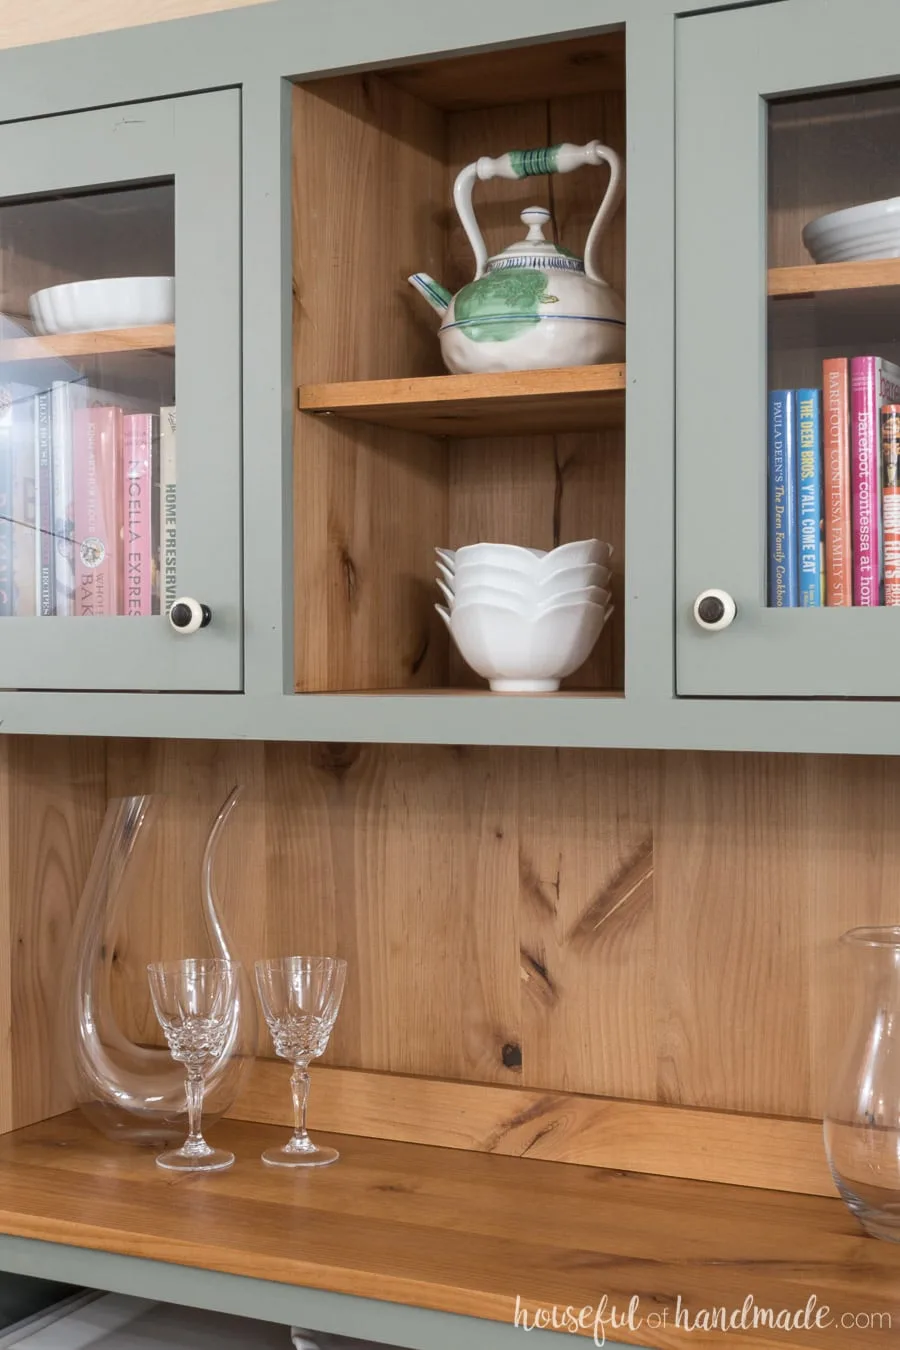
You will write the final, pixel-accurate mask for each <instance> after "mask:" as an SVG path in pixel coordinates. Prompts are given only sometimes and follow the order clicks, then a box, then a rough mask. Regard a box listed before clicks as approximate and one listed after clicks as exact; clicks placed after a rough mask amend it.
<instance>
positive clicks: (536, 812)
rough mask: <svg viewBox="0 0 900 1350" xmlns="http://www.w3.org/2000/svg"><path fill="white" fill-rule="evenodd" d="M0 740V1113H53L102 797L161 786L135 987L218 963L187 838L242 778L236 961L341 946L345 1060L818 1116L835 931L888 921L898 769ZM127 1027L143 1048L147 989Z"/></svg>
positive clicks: (823, 761)
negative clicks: (58, 1034) (66, 960)
mask: <svg viewBox="0 0 900 1350" xmlns="http://www.w3.org/2000/svg"><path fill="white" fill-rule="evenodd" d="M0 754H2V757H3V763H2V772H0V873H2V877H0V881H2V887H0V893H2V896H3V908H2V936H3V941H2V943H0V1024H2V1028H3V1032H2V1036H0V1103H2V1107H0V1128H10V1127H11V1126H12V1125H15V1124H17V1123H21V1122H22V1121H24V1120H27V1119H34V1118H37V1117H39V1116H41V1115H43V1114H47V1113H48V1112H49V1111H51V1110H54V1109H59V1108H60V1107H61V1106H64V1105H65V1102H64V1101H61V1100H60V1098H59V1096H58V1089H57V1086H56V1084H57V1079H56V1076H55V1074H54V1071H53V1065H52V1058H51V1055H50V1044H51V1038H52V1021H53V1005H54V1002H55V987H56V977H57V972H58V967H59V962H60V959H61V955H62V952H63V951H64V950H65V944H66V941H67V938H68V934H69V931H70V927H71V922H72V916H73V914H74V910H75V906H76V905H77V901H78V898H79V896H80V892H81V888H82V885H83V881H84V877H85V875H86V873H87V868H88V865H89V861H90V856H91V853H92V851H93V848H94V845H95V842H96V839H97V837H98V834H99V830H100V825H101V822H102V817H103V811H104V807H105V801H106V797H107V794H109V795H110V796H112V795H121V794H127V793H132V792H141V791H162V792H165V793H166V794H168V798H169V800H168V802H167V805H166V807H165V809H164V811H163V814H162V816H161V818H160V822H159V824H158V826H157V828H156V834H155V837H154V839H153V840H152V841H151V844H150V851H149V855H148V865H147V867H146V868H145V869H144V870H143V871H142V873H141V875H140V876H139V877H137V878H136V879H135V884H136V886H137V888H138V894H137V896H136V897H133V898H134V900H135V903H134V904H133V906H132V908H131V915H132V919H131V924H130V927H129V929H128V931H127V932H126V933H125V934H124V936H123V940H122V941H121V943H120V944H119V947H118V948H117V968H118V970H119V976H118V978H119V980H120V982H121V984H122V985H123V987H124V985H125V983H127V982H128V981H134V983H135V986H136V987H139V989H140V992H141V993H142V994H143V990H144V969H143V967H144V963H145V962H146V961H147V960H148V959H151V958H152V957H154V956H162V955H182V954H187V953H190V952H191V951H201V952H202V951H204V950H205V944H204V942H203V934H202V929H201V927H200V924H199V916H198V912H197V903H196V892H197V887H198V885H199V873H200V860H201V855H202V850H203V845H204V842H205V838H206V834H207V831H208V829H209V825H210V822H211V820H212V818H213V816H214V814H215V811H216V809H217V807H218V806H219V805H220V803H221V801H222V800H223V799H224V797H225V795H226V794H227V792H228V790H229V789H230V788H231V787H232V786H233V785H234V784H235V783H237V782H242V783H243V784H244V786H245V790H246V792H245V800H244V802H243V804H242V805H241V807H239V809H238V811H237V812H236V813H235V816H234V817H233V821H232V824H231V825H230V827H229V833H228V835H227V837H226V839H225V841H224V845H223V848H222V851H221V855H220V860H219V862H220V865H219V871H218V882H219V889H220V893H221V899H222V908H223V913H224V918H225V921H226V923H227V924H228V926H229V927H230V928H231V930H232V932H233V934H234V937H235V939H236V948H237V952H238V955H239V956H240V957H241V959H243V960H244V961H245V962H247V963H248V964H250V963H251V962H252V961H253V960H254V959H255V958H256V957H258V956H260V955H263V954H269V955H275V954H278V953H285V952H291V951H303V950H307V951H327V952H337V953H339V954H341V955H344V956H346V957H347V958H348V960H349V961H350V979H349V982H348V988H347V994H346V999H345V1004H344V1008H343V1010H342V1013H341V1017H340V1019H339V1021H338V1025H337V1029H336V1031H335V1035H334V1040H333V1044H332V1047H331V1049H330V1050H329V1053H328V1057H327V1062H328V1063H330V1064H331V1065H334V1066H341V1067H346V1068H356V1069H363V1070H380V1071H387V1072H389V1073H400V1074H413V1075H424V1076H428V1077H432V1078H441V1079H445V1080H454V1079H455V1080H463V1081H467V1082H470V1083H475V1084H479V1083H480V1084H486V1085H491V1084H493V1085H507V1086H513V1087H516V1088H520V1089H523V1090H528V1091H537V1092H544V1091H558V1092H564V1093H576V1094H586V1095H599V1096H609V1097H615V1098H623V1099H635V1100H643V1101H648V1102H653V1101H659V1102H664V1103H668V1104H671V1105H682V1106H693V1107H706V1108H717V1109H719V1110H728V1111H740V1112H749V1113H769V1114H773V1115H787V1116H795V1117H800V1118H813V1117H815V1116H816V1115H818V1114H820V1113H821V1111H822V1108H823V1102H824V1095H825V1090H826V1085H827V1080H828V1075H829V1073H830V1071H831V1068H832V1065H833V1063H834V1060H835V1056H836V1053H837V1051H838V1048H839V1046H840V1042H841V1039H842V1036H843V1033H844V1029H845V1027H846V1025H847V1022H848V1019H849V1016H850V1014H851V1011H852V1000H853V996H854V987H853V984H852V982H851V980H850V979H849V972H848V971H847V970H846V969H844V968H843V967H842V965H841V960H842V956H841V953H840V952H839V949H838V947H837V943H836V939H837V938H838V936H839V935H840V933H841V932H842V931H844V930H845V929H847V928H849V927H851V926H853V925H855V924H860V923H891V922H897V921H898V920H900V914H898V904H900V902H898V899H897V891H896V876H897V874H898V870H900V843H897V842H896V839H895V835H896V831H895V829H894V822H895V820H896V818H897V814H898V809H900V763H898V762H897V761H896V760H895V759H874V758H867V759H855V758H853V757H847V758H829V757H808V758H804V757H797V756H775V755H712V754H701V753H668V754H662V753H660V754H655V753H651V752H625V751H615V752H610V751H574V750H569V751H554V750H503V749H493V750H492V749H479V748H453V747H437V746H432V747H427V746H422V747H411V746H410V747H404V746H377V745H373V746H333V745H332V746H329V745H302V744H300V745H296V744H273V745H262V744H255V743H244V742H233V743H232V742H228V743H215V742H180V741H140V742H138V741H110V742H107V743H106V745H105V746H104V745H103V743H102V742H97V741H91V740H66V739H52V738H48V739H43V738H10V739H4V740H3V741H2V742H0ZM104 754H105V761H104ZM130 1029H131V1030H133V1031H136V1032H137V1033H138V1034H140V1035H144V1036H146V1037H147V1038H148V1039H149V1038H151V1037H153V1036H155V1035H156V1028H155V1024H154V1022H153V1019H152V1018H151V1016H150V1013H149V1006H148V1005H146V1004H144V1005H143V1007H142V1008H141V1007H139V1008H138V1014H137V1018H136V1022H135V1025H134V1026H133V1027H131V1028H130ZM264 1049H265V1050H266V1053H268V1048H267V1046H266V1045H264Z"/></svg>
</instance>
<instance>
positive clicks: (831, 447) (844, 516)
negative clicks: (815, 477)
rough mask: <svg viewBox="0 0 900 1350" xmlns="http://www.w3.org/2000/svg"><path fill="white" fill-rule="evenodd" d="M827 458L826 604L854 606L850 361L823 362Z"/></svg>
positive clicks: (823, 401)
mask: <svg viewBox="0 0 900 1350" xmlns="http://www.w3.org/2000/svg"><path fill="white" fill-rule="evenodd" d="M822 403H823V407H822V414H823V421H824V438H823V439H824V459H825V603H826V605H852V604H853V536H852V533H851V530H852V526H851V505H850V504H851V498H852V493H851V489H850V377H849V368H848V363H847V358H846V357H845V356H838V357H835V358H833V359H831V360H828V361H823V362H822Z"/></svg>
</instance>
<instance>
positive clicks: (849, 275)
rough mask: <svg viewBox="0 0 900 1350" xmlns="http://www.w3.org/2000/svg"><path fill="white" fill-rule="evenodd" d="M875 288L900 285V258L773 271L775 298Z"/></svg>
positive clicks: (775, 268) (770, 274)
mask: <svg viewBox="0 0 900 1350" xmlns="http://www.w3.org/2000/svg"><path fill="white" fill-rule="evenodd" d="M875 286H900V258H876V259H875V260H874V261H872V262H844V263H807V264H804V266H802V267H771V268H769V295H770V297H771V298H773V299H778V298H780V297H781V296H787V295H818V294H820V293H821V292H823V291H857V290H870V289H871V288H872V287H875Z"/></svg>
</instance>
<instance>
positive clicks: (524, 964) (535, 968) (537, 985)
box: [519, 947, 559, 1008]
mask: <svg viewBox="0 0 900 1350" xmlns="http://www.w3.org/2000/svg"><path fill="white" fill-rule="evenodd" d="M519 958H520V965H521V971H522V979H523V981H524V982H525V988H526V990H527V991H528V993H529V994H530V995H531V996H532V998H533V999H534V1000H535V1002H536V1003H539V1004H541V1006H542V1007H544V1008H552V1007H553V1006H554V1005H555V1004H556V1003H558V1002H559V989H558V988H557V986H556V984H555V983H554V981H553V980H552V979H551V977H550V972H549V971H548V969H547V967H546V966H545V965H544V963H543V961H542V960H540V959H539V958H538V957H537V956H535V955H534V953H533V952H529V951H526V950H525V948H524V947H521V948H520V949H519Z"/></svg>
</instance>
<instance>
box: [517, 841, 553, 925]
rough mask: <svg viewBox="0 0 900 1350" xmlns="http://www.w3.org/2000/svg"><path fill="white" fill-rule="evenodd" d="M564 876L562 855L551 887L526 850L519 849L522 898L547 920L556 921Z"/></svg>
mask: <svg viewBox="0 0 900 1350" xmlns="http://www.w3.org/2000/svg"><path fill="white" fill-rule="evenodd" d="M561 875H562V855H560V857H559V860H558V863H557V867H556V875H555V876H554V878H553V880H552V881H551V882H550V884H549V886H547V885H545V884H544V881H543V880H542V878H541V877H540V875H539V874H538V870H537V868H536V867H535V865H534V863H533V862H532V860H531V858H529V856H528V854H527V853H526V852H525V850H524V849H522V848H520V849H519V885H520V886H521V888H522V896H523V898H524V899H525V900H528V901H529V902H530V903H531V905H532V907H533V908H534V909H536V910H537V911H538V913H539V914H542V915H543V916H544V917H545V918H550V919H555V918H556V913H557V910H558V908H559V887H560V877H561Z"/></svg>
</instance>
